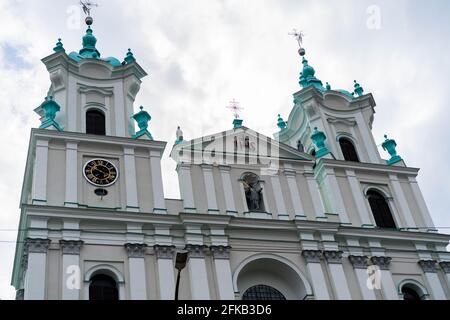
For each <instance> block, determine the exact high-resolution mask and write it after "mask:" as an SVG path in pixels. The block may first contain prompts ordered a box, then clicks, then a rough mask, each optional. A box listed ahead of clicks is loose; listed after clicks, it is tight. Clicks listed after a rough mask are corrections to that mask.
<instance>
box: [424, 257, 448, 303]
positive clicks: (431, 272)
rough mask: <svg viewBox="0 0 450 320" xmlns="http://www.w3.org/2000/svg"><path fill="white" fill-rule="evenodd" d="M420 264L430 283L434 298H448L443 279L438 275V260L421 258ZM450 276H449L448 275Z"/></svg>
mask: <svg viewBox="0 0 450 320" xmlns="http://www.w3.org/2000/svg"><path fill="white" fill-rule="evenodd" d="M419 265H420V267H421V268H422V270H423V273H424V274H425V278H426V279H427V282H428V285H429V286H430V289H431V295H432V296H433V299H434V300H447V297H446V296H445V293H444V289H443V288H442V284H441V281H440V280H439V277H438V275H437V261H436V260H420V261H419ZM447 277H448V276H447Z"/></svg>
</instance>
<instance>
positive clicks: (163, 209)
mask: <svg viewBox="0 0 450 320" xmlns="http://www.w3.org/2000/svg"><path fill="white" fill-rule="evenodd" d="M155 210H162V211H167V209H165V208H153V211H155Z"/></svg>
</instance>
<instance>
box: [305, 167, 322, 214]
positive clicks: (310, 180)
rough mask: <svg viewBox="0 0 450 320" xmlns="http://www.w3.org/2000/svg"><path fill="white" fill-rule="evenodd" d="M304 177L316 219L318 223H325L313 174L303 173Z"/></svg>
mask: <svg viewBox="0 0 450 320" xmlns="http://www.w3.org/2000/svg"><path fill="white" fill-rule="evenodd" d="M304 176H305V178H306V182H307V184H308V189H309V193H310V195H311V200H312V203H313V207H314V213H315V215H316V219H317V220H319V221H327V217H326V215H325V209H324V208H323V203H322V199H321V198H320V192H319V188H318V186H317V182H316V179H314V174H313V173H312V172H305V173H304Z"/></svg>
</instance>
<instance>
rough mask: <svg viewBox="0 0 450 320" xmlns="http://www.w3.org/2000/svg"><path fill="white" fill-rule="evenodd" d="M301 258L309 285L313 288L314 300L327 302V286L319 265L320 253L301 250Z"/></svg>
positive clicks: (328, 297)
mask: <svg viewBox="0 0 450 320" xmlns="http://www.w3.org/2000/svg"><path fill="white" fill-rule="evenodd" d="M302 256H303V258H305V260H306V267H307V269H308V273H309V276H310V278H311V284H312V286H313V288H314V297H315V299H316V300H329V299H330V295H329V293H328V289H327V284H326V281H325V275H324V274H323V270H322V266H321V265H320V257H321V256H322V252H321V251H320V250H303V251H302Z"/></svg>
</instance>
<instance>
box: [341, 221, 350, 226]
mask: <svg viewBox="0 0 450 320" xmlns="http://www.w3.org/2000/svg"><path fill="white" fill-rule="evenodd" d="M339 225H340V226H352V223H351V222H340V223H339Z"/></svg>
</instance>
